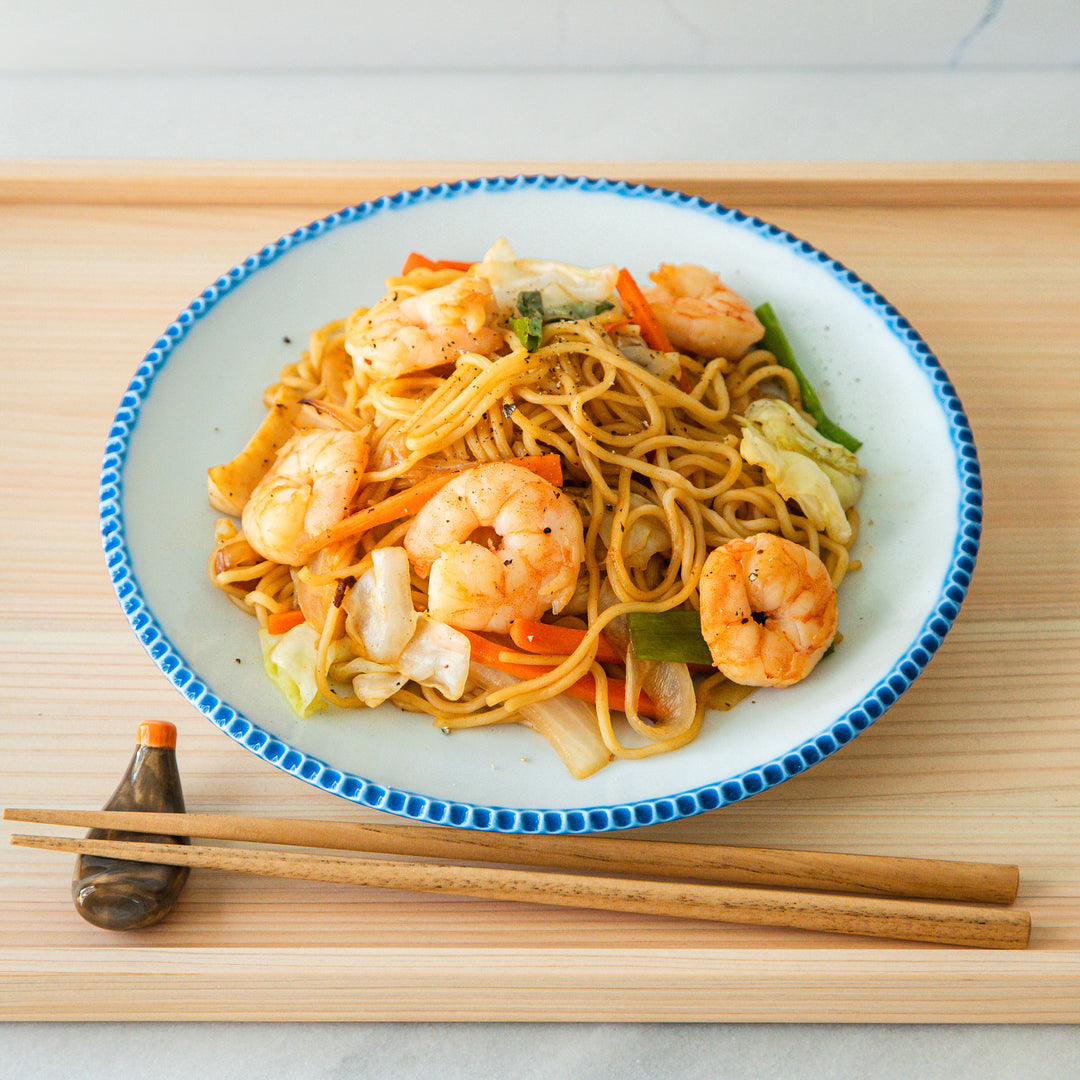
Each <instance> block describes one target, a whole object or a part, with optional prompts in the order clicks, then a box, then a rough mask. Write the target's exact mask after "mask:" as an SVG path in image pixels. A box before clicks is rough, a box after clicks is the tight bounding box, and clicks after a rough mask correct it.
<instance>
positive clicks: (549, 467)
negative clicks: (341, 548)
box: [300, 454, 562, 562]
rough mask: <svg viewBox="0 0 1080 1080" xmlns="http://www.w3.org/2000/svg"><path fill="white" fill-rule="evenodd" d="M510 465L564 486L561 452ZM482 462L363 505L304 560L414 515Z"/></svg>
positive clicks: (313, 544)
mask: <svg viewBox="0 0 1080 1080" xmlns="http://www.w3.org/2000/svg"><path fill="white" fill-rule="evenodd" d="M504 460H505V461H506V462H508V463H509V464H511V465H519V466H521V468H523V469H528V470H529V471H530V472H533V473H536V475H537V476H539V477H541V478H542V479H544V480H547V481H548V483H550V484H553V485H554V486H555V487H561V486H562V458H561V457H560V456H559V455H558V454H533V455H531V456H528V457H519V458H505V459H504ZM478 464H480V462H471V461H470V462H468V463H465V464H463V465H462V467H461V468H460V469H448V470H447V471H446V472H441V473H435V474H434V475H432V476H428V477H426V478H425V479H423V480H420V481H418V482H417V483H415V484H413V486H412V487H408V488H406V489H405V490H404V491H399V492H397V493H396V494H394V495H391V496H389V498H386V499H383V500H382V502H378V503H374V504H373V505H371V506H364V507H361V508H360V509H359V510H357V511H356V512H355V513H352V514H350V515H349V516H348V517H347V518H344V519H342V520H341V521H339V522H338V523H337V524H336V525H335V526H333V528H330V529H327V530H326V531H325V532H322V533H320V534H319V535H318V536H316V537H313V538H312V539H311V540H309V541H308V542H307V543H306V544H305V545H304V546H303V547H302V548H301V549H300V555H301V561H304V562H306V561H307V560H308V559H309V558H310V557H311V556H312V555H314V554H315V552H316V551H319V550H321V549H322V548H324V547H326V546H327V545H328V544H335V543H337V542H338V541H339V540H348V539H350V538H352V537H356V536H360V535H362V534H363V533H366V532H368V531H369V530H370V529H374V528H377V527H378V526H379V525H386V524H388V523H389V522H391V521H398V520H400V519H401V518H404V517H411V516H412V515H413V514H416V513H418V512H419V510H420V508H421V507H422V506H423V505H424V503H426V502H427V501H428V499H430V498H431V497H432V495H434V494H435V493H436V492H437V491H439V489H440V488H442V487H443V486H444V485H446V484H448V483H449V482H450V481H451V480H452V479H453V478H454V477H455V476H459V475H460V474H461V473H462V472H464V471H465V470H466V469H474V468H476V466H477V465H478Z"/></svg>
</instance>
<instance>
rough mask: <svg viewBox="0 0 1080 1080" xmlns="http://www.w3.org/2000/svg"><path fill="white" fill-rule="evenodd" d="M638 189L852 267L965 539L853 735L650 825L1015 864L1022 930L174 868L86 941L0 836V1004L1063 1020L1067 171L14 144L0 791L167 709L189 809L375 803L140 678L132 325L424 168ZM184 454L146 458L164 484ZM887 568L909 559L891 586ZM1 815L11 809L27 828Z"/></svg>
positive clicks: (4, 331) (166, 1015)
mask: <svg viewBox="0 0 1080 1080" xmlns="http://www.w3.org/2000/svg"><path fill="white" fill-rule="evenodd" d="M507 171H511V172H519V171H526V172H547V173H553V172H568V173H590V174H593V175H607V176H618V177H625V178H628V179H636V180H647V181H650V182H654V183H659V184H662V185H665V186H670V187H677V188H680V189H682V190H685V191H687V192H690V193H694V194H701V195H704V196H707V197H709V198H714V199H717V200H719V201H721V202H723V203H725V204H727V205H734V206H738V207H740V208H741V209H743V210H746V211H748V212H752V213H755V214H758V215H760V216H762V217H764V218H766V219H768V220H771V221H773V222H775V223H777V224H779V225H781V226H783V227H785V228H788V229H790V230H791V231H793V232H795V233H796V234H798V235H799V236H801V237H804V238H805V239H807V240H809V241H810V242H812V243H813V244H815V245H817V246H818V247H820V248H822V249H824V250H826V251H827V252H829V253H830V254H831V255H833V256H835V257H836V258H838V259H840V260H841V261H842V262H844V263H846V264H847V265H849V266H851V267H852V268H854V269H856V270H857V271H858V272H859V273H860V274H861V275H862V276H863V277H864V278H866V279H867V280H869V281H870V282H872V283H873V284H874V285H875V286H876V287H877V288H878V289H880V290H881V292H882V293H883V294H884V295H885V296H887V297H888V298H889V299H890V300H891V301H892V302H893V303H894V304H896V306H897V307H898V308H899V309H900V310H901V311H902V312H904V313H905V315H907V316H908V317H909V318H910V319H911V321H912V322H913V323H914V325H915V326H916V327H917V328H918V329H919V330H920V331H921V333H922V334H923V336H924V337H925V338H926V339H927V341H928V343H929V344H930V346H931V348H932V349H934V351H935V352H936V353H937V355H938V356H939V357H940V359H941V361H942V363H943V364H944V366H945V368H946V370H947V371H948V373H949V375H950V376H951V378H952V381H953V383H954V384H955V386H956V388H957V390H958V392H959V394H960V397H961V399H962V401H963V402H964V405H965V407H966V410H967V413H968V415H969V418H970V420H971V424H972V427H973V430H974V433H975V438H976V441H977V444H978V447H979V451H980V458H981V462H982V467H983V471H984V482H985V488H986V518H985V533H984V539H983V544H982V551H981V554H980V559H979V565H978V568H977V571H976V574H975V578H974V582H973V584H972V587H971V590H970V593H969V596H968V599H967V601H966V603H965V604H964V607H963V610H962V612H961V614H960V617H959V619H958V621H957V623H956V626H955V628H954V629H953V631H952V632H951V633H950V635H949V637H948V639H947V640H946V643H945V645H944V647H943V648H942V649H941V651H940V652H939V653H938V655H937V656H936V657H935V658H934V659H933V661H932V662H931V664H930V665H929V667H928V669H927V670H926V671H925V673H924V674H923V675H922V676H921V677H920V678H919V679H918V681H917V682H916V683H915V685H914V686H913V687H912V689H911V690H910V691H909V692H908V693H907V694H906V695H905V696H904V697H903V698H902V699H901V701H900V702H899V703H898V704H897V705H896V706H895V707H894V708H893V709H892V710H891V711H890V712H888V713H887V714H886V715H885V716H884V717H883V718H882V719H881V720H879V721H878V722H877V723H876V724H875V725H874V726H873V727H872V728H871V729H870V730H869V731H868V732H866V733H865V734H863V735H862V736H860V737H859V738H858V739H856V740H855V741H854V742H853V743H851V744H850V745H848V746H847V747H845V748H844V749H843V750H841V751H840V752H839V753H837V754H836V755H835V756H833V757H831V758H830V759H828V760H827V761H825V762H823V763H822V764H820V765H818V766H816V767H815V768H814V769H812V770H810V771H809V772H808V773H806V774H805V775H802V776H799V777H797V778H795V779H792V780H790V781H788V782H787V783H785V784H782V785H781V786H780V787H778V788H775V789H773V790H770V791H768V792H765V793H763V794H761V795H759V796H756V797H754V798H752V799H749V800H747V801H746V802H743V803H740V804H737V805H734V806H731V807H728V808H725V809H723V810H720V811H717V812H715V813H711V814H706V815H703V816H701V817H697V818H693V819H690V820H687V821H682V822H677V823H672V824H670V825H666V826H662V827H656V828H653V829H651V830H649V832H648V835H651V836H653V837H658V838H664V839H677V840H698V841H712V842H718V843H736V844H755V845H762V846H773V847H777V846H784V847H806V848H820V849H832V850H845V851H859V852H867V853H885V854H897V855H911V856H926V857H937V858H956V859H967V860H986V861H995V862H1010V863H1017V864H1019V866H1020V870H1021V886H1020V901H1019V902H1020V905H1021V906H1023V907H1025V908H1026V909H1028V910H1029V911H1030V912H1031V914H1032V918H1033V923H1034V929H1033V933H1032V938H1031V945H1030V948H1028V949H1027V950H1026V951H1023V952H1016V953H991V952H981V951H975V950H964V949H957V948H948V947H927V946H917V945H909V944H895V943H890V942H882V941H871V940H865V939H859V938H841V937H837V936H832V935H827V934H808V933H800V932H794V931H784V930H767V929H754V928H750V927H736V926H727V925H707V924H704V923H697V922H681V921H679V920H674V919H665V918H650V917H645V916H640V917H639V916H630V915H621V914H617V913H607V912H599V911H597V912H581V911H570V910H564V909H556V908H550V909H549V908H545V907H540V906H530V905H514V904H507V903H493V902H485V901H477V900H455V899H451V898H446V897H419V896H416V895H406V894H399V893H392V892H388V891H375V890H372V891H367V892H365V891H361V890H357V889H352V888H349V887H345V886H333V885H317V884H312V883H304V882H285V881H274V880H267V879H257V878H249V877H241V876H225V875H220V876H214V875H213V874H212V873H210V872H198V871H196V872H193V874H192V877H191V880H190V882H189V884H188V887H187V890H186V891H185V893H184V896H183V897H182V900H181V903H180V905H179V907H178V908H177V910H176V911H175V912H174V913H173V915H172V916H171V917H170V918H169V919H168V920H167V921H166V922H164V923H162V924H160V925H159V926H158V927H156V928H153V929H150V930H146V931H140V932H134V933H129V934H110V933H108V932H105V931H100V930H96V929H94V928H93V927H91V926H90V925H89V924H87V923H85V922H83V921H82V920H81V919H80V918H79V917H78V916H77V915H76V913H75V910H74V908H73V906H72V904H71V901H70V897H69V880H70V874H71V868H72V861H71V858H70V857H69V856H58V855H53V854H47V853H43V852H35V851H28V850H24V849H16V848H12V847H10V846H9V845H8V844H7V836H8V835H9V834H10V833H11V832H12V831H16V830H15V829H14V828H13V826H12V825H11V824H10V823H5V824H4V826H3V830H4V831H3V836H2V837H0V841H2V843H0V1016H2V1017H3V1018H6V1019H23V1020H42V1019H53V1020H60V1019H70V1020H112V1019H145V1020H163V1019H169V1020H176V1019H192V1020H200V1019H207V1020H220V1019H222V1018H230V1019H237V1020H276V1019H294V1020H295V1019H308V1020H494V1019H501V1020H507V1019H511V1020H534V1021H535V1020H540V1021H557V1020H594V1021H617V1020H623V1021H636V1020H670V1021H875V1022H898V1021H942V1022H945V1021H948V1022H957V1021H959V1022H982V1021H998V1022H1076V1021H1078V1020H1080V865H1078V864H1080V856H1078V852H1080V706H1078V697H1080V677H1078V670H1080V650H1078V646H1080V614H1078V601H1080V570H1078V567H1080V257H1078V253H1080V166H1076V165H1073V164H1061V165H1045V164H1041V165H1009V166H978V165H970V166H953V165H945V166H916V165H897V166H847V165H837V166H800V165H776V166H757V165H751V166H741V167H730V166H726V165H725V166H713V165H701V164H687V165H685V166H680V165H672V164H668V165H640V164H638V165H633V166H631V165H627V164H625V163H602V164H590V165H587V166H586V165H580V164H573V163H554V164H553V163H543V164H542V165H537V166H531V167H528V168H524V169H523V168H522V166H521V165H520V163H519V164H514V165H507V164H505V163H480V164H478V163H468V164H463V163H431V164H425V165H417V164H415V163H413V164H400V163H399V164H394V163H389V164H383V165H379V164H366V165H351V164H342V163H328V164H318V163H312V164H300V165H298V164H289V165H279V164H274V163H267V164H251V165H249V164H214V163H153V162H142V163H130V162H125V163H117V162H79V163H72V162H25V163H21V162H7V163H3V164H0V342H2V349H0V362H2V364H3V372H4V387H5V393H4V394H3V399H2V402H0V411H2V419H3V431H4V440H3V446H4V467H3V470H2V474H0V483H2V485H3V501H2V503H0V505H2V507H3V510H4V516H5V521H4V528H3V541H2V542H3V558H2V560H0V566H2V567H3V571H2V573H3V584H2V590H0V597H2V602H0V642H2V648H0V791H2V796H3V798H2V801H3V805H4V806H57V807H72V808H85V809H92V808H97V807H99V806H100V805H101V804H102V803H103V802H104V800H105V799H106V798H107V797H108V796H109V794H110V793H111V791H112V789H113V787H114V786H115V783H116V781H117V779H118V777H119V775H120V773H121V772H122V770H123V768H124V767H125V765H126V764H127V761H128V758H129V757H130V754H131V751H132V748H133V742H134V736H135V730H136V726H137V724H138V722H139V721H140V720H142V719H146V718H155V719H167V720H171V721H172V722H173V723H175V724H176V725H177V727H178V729H179V733H180V735H179V748H178V756H179V759H180V769H181V773H182V775H183V778H184V789H185V794H186V797H187V802H188V806H189V809H193V810H195V809H197V810H204V811H221V812H227V813H242V814H245V813H246V814H275V815H290V816H296V817H323V818H326V817H338V818H343V819H350V820H359V821H364V820H373V819H375V818H377V816H378V815H376V814H375V812H373V811H365V810H362V809H360V808H358V807H355V806H353V805H351V804H349V803H346V802H344V801H341V800H337V799H335V798H334V797H332V796H330V795H326V794H324V793H322V792H320V791H317V790H316V789H314V788H311V787H309V786H308V785H306V784H303V783H301V782H299V781H297V780H295V779H292V778H290V777H288V776H287V775H285V774H284V773H281V772H279V771H277V770H275V769H273V768H271V767H270V766H267V765H265V764H264V763H262V762H261V761H260V760H259V759H257V758H256V757H254V756H253V755H251V754H249V753H248V752H246V751H245V750H243V749H242V748H240V747H239V746H237V745H236V744H234V743H233V742H231V741H230V740H229V739H227V738H225V737H224V736H223V735H222V734H221V733H219V732H218V731H217V730H216V729H215V728H214V727H213V726H212V725H211V724H209V723H208V722H207V721H206V720H205V719H203V717H202V716H201V715H199V714H198V713H196V712H195V711H194V710H193V709H192V708H191V706H189V705H188V704H187V703H186V702H185V701H184V699H183V698H181V696H180V695H178V694H177V693H176V691H175V690H173V689H172V688H171V687H170V686H169V685H168V683H167V682H166V681H165V679H164V678H163V677H162V676H161V675H160V674H159V672H158V671H157V669H156V667H155V666H154V664H153V663H152V662H151V660H150V659H149V658H148V657H147V656H146V655H145V653H144V652H143V650H142V647H141V646H140V645H139V643H138V641H137V640H136V638H135V636H134V635H133V634H132V632H131V630H130V629H129V628H128V625H127V623H126V621H125V619H124V616H123V615H122V613H121V611H120V608H119V605H118V604H117V602H116V600H115V598H114V596H113V592H112V588H111V585H110V583H109V579H108V576H107V574H106V572H105V566H104V560H103V558H102V554H101V549H100V543H99V539H98V523H97V481H98V470H99V466H100V461H101V456H102V451H103V449H104V444H105V439H106V435H107V433H108V430H109V426H110V423H111V420H112V417H113V414H114V411H115V409H116V406H117V404H118V402H119V399H120V396H121V394H122V392H123V390H124V388H125V387H126V385H127V381H128V379H129V378H130V376H131V375H132V374H133V372H134V370H135V368H136V367H137V366H138V364H139V362H140V360H141V359H142V356H143V355H144V353H145V352H146V350H147V348H148V347H149V346H150V345H151V344H152V343H153V341H154V340H155V339H156V338H157V336H158V335H159V334H160V332H161V331H162V329H163V328H164V327H165V326H166V325H167V324H168V323H169V322H170V321H171V320H172V319H173V318H174V317H175V316H176V314H177V313H178V312H179V311H181V310H182V309H183V308H184V307H185V306H186V305H187V303H188V302H189V301H190V299H191V298H192V297H193V296H195V295H197V294H198V293H199V292H200V291H201V290H202V288H203V287H204V286H205V285H206V284H207V283H208V282H210V281H212V280H214V279H215V278H216V277H217V276H218V275H219V274H220V273H221V272H222V271H223V270H226V269H228V268H229V267H230V266H232V265H234V264H236V263H238V262H240V261H241V260H242V259H243V258H245V257H246V256H247V255H248V254H249V253H251V252H253V251H256V250H258V249H259V248H261V247H262V246H263V245H264V244H265V243H267V242H269V241H271V240H273V239H275V238H277V237H278V236H280V235H282V234H284V233H286V232H289V231H291V230H292V229H293V228H295V227H296V226H297V225H300V224H304V223H306V222H308V221H311V220H313V219H315V218H317V217H320V216H322V215H323V214H325V213H327V212H329V211H332V210H335V209H338V208H339V207H341V206H344V205H347V204H352V203H356V202H359V201H361V200H363V199H366V198H371V197H375V196H378V195H380V194H384V193H390V192H393V191H397V190H400V189H402V188H408V187H414V186H416V185H418V184H420V183H426V182H431V181H439V180H453V179H457V178H460V177H463V176H474V175H495V174H500V173H505V172H507ZM168 482H169V481H168V477H167V476H163V477H162V485H163V487H165V488H166V489H167V486H168ZM902 587H903V583H902V582H897V588H902ZM18 831H29V830H27V829H26V828H25V827H20V828H19V829H18Z"/></svg>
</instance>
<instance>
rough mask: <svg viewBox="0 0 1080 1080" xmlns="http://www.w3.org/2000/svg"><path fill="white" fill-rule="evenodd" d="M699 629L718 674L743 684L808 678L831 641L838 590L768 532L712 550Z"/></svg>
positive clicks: (804, 552)
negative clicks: (719, 672)
mask: <svg viewBox="0 0 1080 1080" xmlns="http://www.w3.org/2000/svg"><path fill="white" fill-rule="evenodd" d="M700 595H701V631H702V634H703V635H704V637H705V641H706V643H707V644H708V646H709V651H710V652H711V653H712V657H713V662H714V663H715V664H716V666H717V668H719V669H720V671H721V672H722V673H723V674H724V675H726V676H727V677H728V678H729V679H730V680H731V681H732V682H736V683H741V684H743V685H745V686H790V685H791V684H792V683H796V682H798V681H799V680H800V679H803V678H805V677H806V676H807V675H809V674H810V672H811V671H812V670H813V669H814V666H815V665H816V664H817V662H818V661H819V660H820V659H821V657H822V656H823V655H824V654H825V650H826V649H827V648H828V647H829V645H830V644H832V640H833V638H834V637H835V636H836V628H837V617H836V589H835V588H833V584H832V581H831V580H830V579H829V573H828V571H827V570H826V569H825V565H824V564H823V563H822V561H821V560H820V559H819V558H818V557H817V556H816V555H815V554H814V553H813V552H812V551H810V550H808V549H807V548H804V547H800V546H799V545H798V544H795V543H792V542H791V541H790V540H786V539H784V538H783V537H781V536H775V535H773V534H772V533H758V534H757V535H756V536H750V537H747V538H745V539H739V540H731V541H729V542H728V543H727V544H725V545H724V546H723V547H720V548H716V549H715V550H714V551H712V552H710V554H709V557H708V558H707V559H706V560H705V566H704V569H703V570H702V574H701V582H700Z"/></svg>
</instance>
